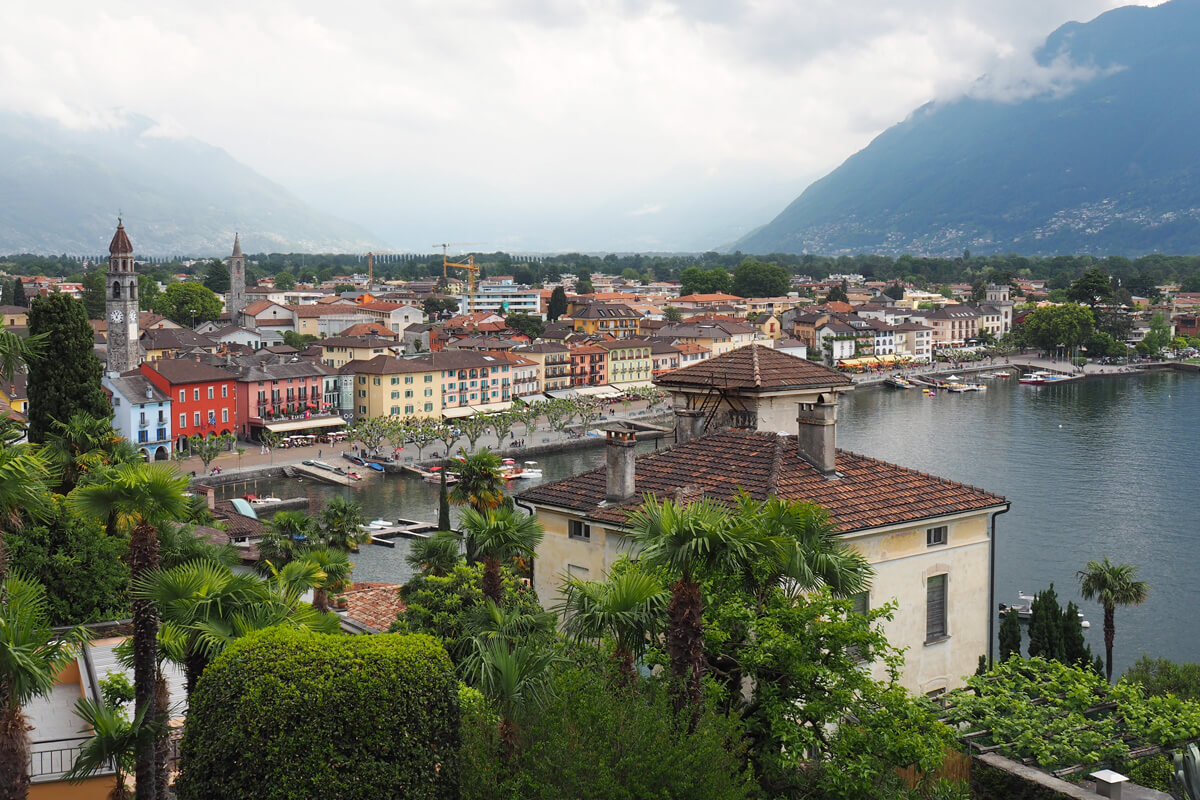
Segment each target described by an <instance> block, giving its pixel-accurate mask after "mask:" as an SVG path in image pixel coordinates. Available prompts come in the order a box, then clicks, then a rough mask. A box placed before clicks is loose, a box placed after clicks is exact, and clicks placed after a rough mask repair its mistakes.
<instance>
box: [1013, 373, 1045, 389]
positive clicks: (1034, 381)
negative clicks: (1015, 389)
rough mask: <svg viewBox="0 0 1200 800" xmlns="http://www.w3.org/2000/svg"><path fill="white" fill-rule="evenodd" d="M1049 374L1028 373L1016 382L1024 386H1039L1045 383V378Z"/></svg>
mask: <svg viewBox="0 0 1200 800" xmlns="http://www.w3.org/2000/svg"><path fill="white" fill-rule="evenodd" d="M1049 374H1050V373H1048V372H1030V373H1029V374H1027V375H1022V376H1021V377H1020V378H1019V379H1018V380H1017V382H1018V383H1023V384H1025V385H1026V386H1041V385H1042V384H1043V383H1045V382H1046V376H1047V375H1049Z"/></svg>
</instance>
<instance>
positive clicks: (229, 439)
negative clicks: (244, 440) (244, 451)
mask: <svg viewBox="0 0 1200 800" xmlns="http://www.w3.org/2000/svg"><path fill="white" fill-rule="evenodd" d="M187 441H188V450H190V451H191V452H192V454H193V455H195V456H196V457H197V458H199V459H200V463H201V464H203V465H204V471H205V472H208V465H209V464H211V463H212V462H213V461H215V460H216V458H217V456H219V455H221V453H224V452H225V451H226V450H228V449H229V446H230V445H231V444H233V441H234V439H233V436H231V435H230V434H228V433H222V434H220V435H218V436H201V435H200V434H198V433H193V434H192V435H191V436H189V437H188V440H187Z"/></svg>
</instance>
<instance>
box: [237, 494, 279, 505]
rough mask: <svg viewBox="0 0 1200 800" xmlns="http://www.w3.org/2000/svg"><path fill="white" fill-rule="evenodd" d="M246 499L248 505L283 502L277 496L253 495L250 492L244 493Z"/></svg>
mask: <svg viewBox="0 0 1200 800" xmlns="http://www.w3.org/2000/svg"><path fill="white" fill-rule="evenodd" d="M246 499H247V500H249V501H250V505H252V506H270V505H274V504H275V503H282V502H283V500H282V499H281V498H279V497H255V496H254V495H252V494H248V495H246Z"/></svg>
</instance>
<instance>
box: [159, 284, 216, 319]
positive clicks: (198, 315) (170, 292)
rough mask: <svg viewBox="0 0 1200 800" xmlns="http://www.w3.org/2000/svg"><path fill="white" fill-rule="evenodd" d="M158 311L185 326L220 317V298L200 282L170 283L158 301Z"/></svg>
mask: <svg viewBox="0 0 1200 800" xmlns="http://www.w3.org/2000/svg"><path fill="white" fill-rule="evenodd" d="M158 313H160V314H162V315H163V316H165V317H167V318H168V319H170V320H171V321H172V322H176V323H178V324H180V325H183V326H186V327H195V326H196V325H198V324H200V323H201V322H208V321H209V320H215V319H220V317H221V299H220V298H219V297H217V296H216V295H215V294H213V291H212V290H211V289H209V288H208V287H207V286H204V285H203V284H200V283H194V282H192V281H188V282H186V283H172V284H170V285H169V286H167V288H166V290H165V291H164V292H163V293H162V295H161V296H160V298H159V301H158Z"/></svg>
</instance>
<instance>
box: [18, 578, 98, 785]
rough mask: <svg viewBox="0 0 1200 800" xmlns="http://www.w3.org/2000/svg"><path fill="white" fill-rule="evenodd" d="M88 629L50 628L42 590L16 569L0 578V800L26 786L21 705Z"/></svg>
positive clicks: (50, 682) (48, 683)
mask: <svg viewBox="0 0 1200 800" xmlns="http://www.w3.org/2000/svg"><path fill="white" fill-rule="evenodd" d="M86 640H87V635H86V632H85V631H84V630H82V629H79V628H73V629H71V630H69V631H66V632H65V633H63V632H59V631H55V630H54V629H53V628H52V627H51V626H50V613H49V607H48V603H47V600H46V592H45V590H44V589H43V588H42V586H41V585H40V584H38V583H37V582H36V581H32V580H29V579H27V578H25V577H24V576H22V575H21V574H20V573H18V572H13V573H11V574H9V575H8V576H7V577H6V578H4V579H3V581H0V800H24V798H25V795H26V793H27V792H28V790H29V725H28V723H27V722H26V721H25V715H24V714H23V713H22V711H21V709H22V707H23V706H24V705H25V704H26V703H28V702H29V701H30V700H33V699H34V698H35V697H41V696H43V695H47V694H49V693H50V692H51V691H52V690H53V688H54V684H55V683H56V682H57V681H58V673H59V672H60V671H61V670H62V669H63V668H65V667H66V666H67V665H68V664H69V663H71V662H72V661H74V660H75V657H76V656H77V655H78V652H79V648H80V646H81V645H82V644H83V643H84V642H85V641H86Z"/></svg>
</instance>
